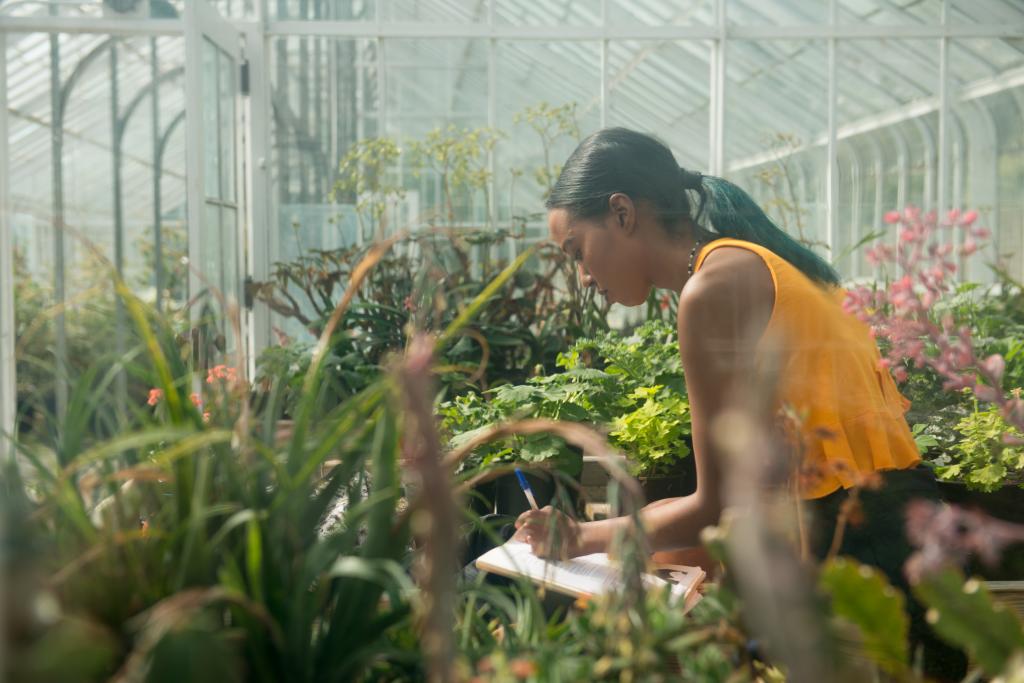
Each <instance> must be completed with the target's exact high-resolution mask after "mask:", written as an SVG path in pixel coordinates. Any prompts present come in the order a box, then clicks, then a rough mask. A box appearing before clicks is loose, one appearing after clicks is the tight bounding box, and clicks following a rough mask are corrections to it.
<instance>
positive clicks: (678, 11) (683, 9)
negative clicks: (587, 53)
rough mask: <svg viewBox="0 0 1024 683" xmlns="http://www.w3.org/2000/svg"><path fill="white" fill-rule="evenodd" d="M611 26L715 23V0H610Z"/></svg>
mask: <svg viewBox="0 0 1024 683" xmlns="http://www.w3.org/2000/svg"><path fill="white" fill-rule="evenodd" d="M607 2H608V24H609V25H610V26H713V25H714V24H715V0H692V1H691V2H682V3H662V2H637V1H636V0H607Z"/></svg>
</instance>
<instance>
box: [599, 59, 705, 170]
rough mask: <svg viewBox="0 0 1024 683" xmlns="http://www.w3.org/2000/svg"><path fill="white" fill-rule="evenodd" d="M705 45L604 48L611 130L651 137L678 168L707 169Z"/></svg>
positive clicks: (608, 120) (608, 121)
mask: <svg viewBox="0 0 1024 683" xmlns="http://www.w3.org/2000/svg"><path fill="white" fill-rule="evenodd" d="M709 49H710V45H709V43H707V42H705V41H697V40H693V41H678V42H666V41H658V42H640V41H615V42H612V43H611V44H610V45H609V48H608V118H607V123H608V125H609V126H625V127H627V128H635V129H637V130H642V131H645V132H649V133H653V134H654V135H656V136H658V137H659V138H661V139H662V140H664V141H665V142H667V143H668V144H669V146H670V147H671V148H672V150H673V152H675V155H676V159H677V161H679V163H680V165H682V166H685V167H686V168H692V169H694V170H698V171H706V170H707V168H708V149H709V144H708V140H709V132H708V121H709V116H708V105H709V102H710V87H709V80H708V79H709V73H710V71H709V65H708V59H709V55H710V52H709Z"/></svg>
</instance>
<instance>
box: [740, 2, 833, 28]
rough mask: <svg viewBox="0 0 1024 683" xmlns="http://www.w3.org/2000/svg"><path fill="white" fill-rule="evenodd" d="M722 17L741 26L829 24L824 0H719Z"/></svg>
mask: <svg viewBox="0 0 1024 683" xmlns="http://www.w3.org/2000/svg"><path fill="white" fill-rule="evenodd" d="M720 1H721V2H725V20H726V22H727V23H730V24H736V25H740V26H765V25H768V26H793V25H805V24H822V23H828V3H827V2H791V1H788V0H720Z"/></svg>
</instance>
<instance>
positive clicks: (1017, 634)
mask: <svg viewBox="0 0 1024 683" xmlns="http://www.w3.org/2000/svg"><path fill="white" fill-rule="evenodd" d="M914 593H915V594H916V595H917V596H918V597H919V598H920V599H921V602H922V603H924V604H925V605H927V606H928V607H929V610H928V621H929V622H930V623H932V624H933V628H934V629H935V631H936V632H937V633H938V634H939V635H940V636H942V638H944V639H945V640H947V641H949V642H950V643H952V644H954V645H957V646H959V647H962V648H964V649H965V650H966V651H967V653H968V654H969V655H970V656H971V657H972V659H974V660H975V661H977V662H978V664H979V665H980V666H981V667H982V668H983V669H984V670H985V673H986V674H988V675H989V676H996V675H998V674H1000V673H1001V672H1002V671H1003V670H1004V669H1005V668H1006V667H1007V665H1008V662H1009V660H1010V657H1011V656H1012V655H1013V654H1014V653H1015V652H1018V653H1019V652H1020V651H1022V650H1024V628H1022V625H1021V620H1020V618H1019V617H1018V616H1017V615H1016V614H1015V613H1014V612H1013V610H1012V609H1009V608H1007V607H1006V606H1005V605H1002V604H1000V603H997V602H995V601H994V600H993V599H992V595H991V593H989V591H988V589H987V588H985V584H984V582H982V581H979V580H978V579H970V580H968V581H966V582H965V581H964V577H963V574H961V573H960V572H959V571H957V570H955V569H947V570H945V571H942V572H939V573H936V574H933V575H930V576H928V577H926V578H925V579H923V580H922V581H921V582H919V583H918V584H917V585H916V586H915V587H914Z"/></svg>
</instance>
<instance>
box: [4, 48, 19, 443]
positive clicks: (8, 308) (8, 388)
mask: <svg viewBox="0 0 1024 683" xmlns="http://www.w3.org/2000/svg"><path fill="white" fill-rule="evenodd" d="M8 178H10V174H9V172H8V150H7V34H5V33H3V32H2V31H0V458H3V457H6V453H7V450H8V449H7V440H6V437H5V436H4V435H10V436H11V437H13V436H14V420H15V416H16V413H17V408H16V406H17V401H18V395H17V391H18V389H17V384H16V379H15V367H16V366H15V362H14V239H13V236H12V234H11V221H10V197H9V195H8Z"/></svg>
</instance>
